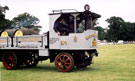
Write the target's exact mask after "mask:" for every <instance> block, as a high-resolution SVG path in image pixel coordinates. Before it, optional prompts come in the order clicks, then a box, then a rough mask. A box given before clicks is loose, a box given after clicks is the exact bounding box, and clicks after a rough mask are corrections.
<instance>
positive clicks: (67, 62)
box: [55, 53, 74, 72]
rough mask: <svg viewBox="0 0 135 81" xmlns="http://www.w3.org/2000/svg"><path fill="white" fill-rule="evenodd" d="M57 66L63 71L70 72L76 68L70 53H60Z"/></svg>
mask: <svg viewBox="0 0 135 81" xmlns="http://www.w3.org/2000/svg"><path fill="white" fill-rule="evenodd" d="M55 66H56V68H57V69H58V70H59V71H61V72H70V71H72V70H73V69H74V59H73V57H72V56H71V55H70V54H68V53H60V54H58V55H57V56H56V58H55Z"/></svg>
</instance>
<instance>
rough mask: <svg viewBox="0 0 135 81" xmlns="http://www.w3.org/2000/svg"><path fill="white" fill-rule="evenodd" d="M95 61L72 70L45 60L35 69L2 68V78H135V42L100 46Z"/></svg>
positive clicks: (35, 80)
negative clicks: (87, 65)
mask: <svg viewBox="0 0 135 81" xmlns="http://www.w3.org/2000/svg"><path fill="white" fill-rule="evenodd" d="M98 52H99V53H100V55H99V57H95V58H94V64H92V65H91V66H89V67H88V68H85V69H75V71H74V72H70V73H62V72H58V71H57V69H56V68H55V66H54V63H49V61H44V62H42V63H39V64H38V66H37V67H35V68H25V67H23V66H22V67H20V68H19V69H18V70H5V68H4V67H3V65H2V64H1V63H0V65H1V69H0V71H1V81H135V44H125V45H105V46H99V48H98Z"/></svg>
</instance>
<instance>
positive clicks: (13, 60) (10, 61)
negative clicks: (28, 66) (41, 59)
mask: <svg viewBox="0 0 135 81" xmlns="http://www.w3.org/2000/svg"><path fill="white" fill-rule="evenodd" d="M2 62H3V65H4V67H5V68H6V69H8V70H13V69H16V68H17V66H18V64H17V56H16V54H15V53H14V52H6V53H4V54H3V56H2Z"/></svg>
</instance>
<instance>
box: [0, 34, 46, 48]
mask: <svg viewBox="0 0 135 81" xmlns="http://www.w3.org/2000/svg"><path fill="white" fill-rule="evenodd" d="M45 46H47V35H44V36H43V35H28V36H20V37H0V49H45Z"/></svg>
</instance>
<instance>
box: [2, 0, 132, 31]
mask: <svg viewBox="0 0 135 81" xmlns="http://www.w3.org/2000/svg"><path fill="white" fill-rule="evenodd" d="M0 4H1V6H8V7H9V11H6V18H7V19H10V20H12V18H14V17H17V15H18V14H22V13H24V12H27V13H29V14H31V15H33V16H36V17H37V18H39V20H40V23H39V25H41V26H42V29H41V33H43V32H46V31H48V30H49V15H48V14H49V13H52V10H60V9H76V10H78V11H84V5H85V4H89V5H90V10H91V11H92V12H95V13H98V14H100V15H101V18H99V19H98V22H99V26H102V27H103V28H106V27H107V25H108V24H107V22H106V21H105V20H106V19H107V18H110V17H112V16H117V17H122V19H124V20H125V21H126V22H135V0H0Z"/></svg>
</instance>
